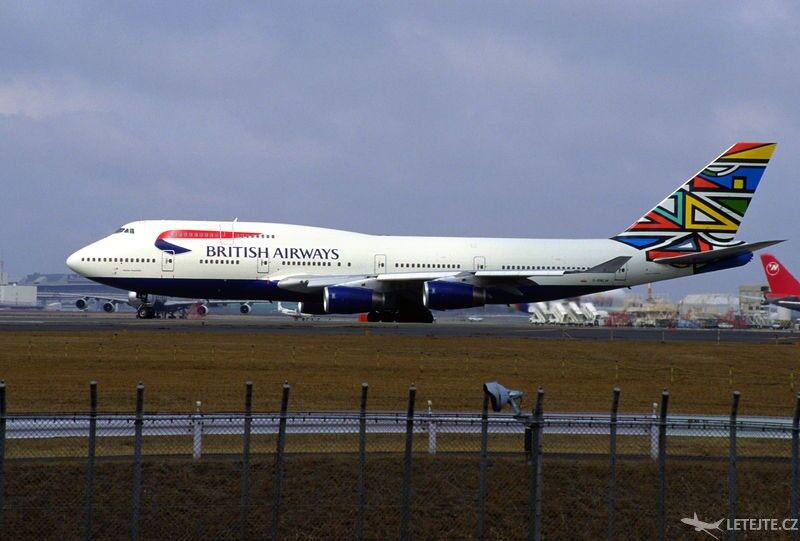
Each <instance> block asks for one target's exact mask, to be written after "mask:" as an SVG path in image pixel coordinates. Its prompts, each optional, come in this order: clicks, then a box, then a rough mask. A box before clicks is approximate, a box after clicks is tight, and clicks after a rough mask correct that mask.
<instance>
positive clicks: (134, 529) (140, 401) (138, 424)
mask: <svg viewBox="0 0 800 541" xmlns="http://www.w3.org/2000/svg"><path fill="white" fill-rule="evenodd" d="M143 424H144V385H142V384H141V383H139V384H138V385H137V386H136V420H135V421H134V422H133V429H134V432H133V497H132V500H131V501H132V503H131V508H132V513H131V539H133V541H136V540H137V539H139V506H140V501H139V499H140V497H141V493H142V425H143Z"/></svg>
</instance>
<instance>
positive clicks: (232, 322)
mask: <svg viewBox="0 0 800 541" xmlns="http://www.w3.org/2000/svg"><path fill="white" fill-rule="evenodd" d="M23 330H24V331H34V330H35V331H39V332H47V331H60V332H64V331H84V332H85V331H115V330H126V331H137V330H141V331H145V330H147V331H150V330H162V331H185V332H247V333H272V334H319V335H363V334H374V335H380V336H442V337H487V338H528V339H539V340H590V341H592V340H593V341H609V340H620V341H651V342H652V341H657V342H661V341H663V342H698V341H700V342H720V343H722V342H726V343H730V342H750V343H772V344H775V343H786V344H794V343H797V342H800V333H798V332H793V331H784V330H771V329H770V330H758V329H743V330H738V329H652V328H630V327H552V326H543V327H540V326H533V325H530V324H529V323H528V320H527V318H526V317H524V316H497V317H485V318H484V319H483V320H482V321H476V322H471V321H465V320H464V319H456V318H452V317H448V316H439V317H438V318H437V321H436V322H435V323H432V324H425V323H361V322H358V321H356V320H355V318H354V317H336V318H320V319H319V320H316V319H315V320H311V321H294V320H292V319H290V318H289V317H287V316H281V315H275V316H272V315H270V316H264V315H253V314H250V315H246V316H242V315H217V314H212V315H209V316H206V317H205V318H203V319H187V320H181V319H154V320H139V319H136V317H135V315H134V314H133V313H115V314H104V313H97V312H47V311H19V310H6V311H0V332H8V331H23Z"/></svg>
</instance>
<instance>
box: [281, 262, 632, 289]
mask: <svg viewBox="0 0 800 541" xmlns="http://www.w3.org/2000/svg"><path fill="white" fill-rule="evenodd" d="M630 259H631V258H630V257H629V256H621V257H615V258H613V259H610V260H608V261H604V262H602V263H599V264H598V265H595V266H593V267H591V268H589V269H586V270H533V269H527V270H523V269H519V270H468V271H465V270H447V271H420V272H390V273H382V274H372V275H352V274H351V275H334V276H316V275H297V276H288V277H286V278H282V279H281V280H279V281H278V287H279V288H281V289H286V290H289V291H296V292H304V293H305V292H308V293H311V292H315V291H318V290H320V289H323V288H325V287H331V286H350V287H375V286H377V285H378V284H381V283H383V284H387V285H388V284H396V285H402V284H409V285H414V284H421V283H423V282H427V281H429V280H442V279H446V278H460V279H463V280H464V281H471V280H473V279H478V280H480V281H484V282H485V281H489V282H493V283H500V284H502V283H507V284H508V285H512V284H519V283H520V281H521V280H526V279H527V280H531V281H533V280H534V279H535V278H536V277H540V276H563V275H565V274H597V273H600V274H613V273H615V272H617V271H618V270H619V269H620V268H621V267H622V266H623V265H625V263H627V262H628V260H630Z"/></svg>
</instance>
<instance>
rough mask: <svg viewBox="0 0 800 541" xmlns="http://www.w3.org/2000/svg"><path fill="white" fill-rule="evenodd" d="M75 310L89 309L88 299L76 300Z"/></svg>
mask: <svg viewBox="0 0 800 541" xmlns="http://www.w3.org/2000/svg"><path fill="white" fill-rule="evenodd" d="M75 308H77V309H78V310H86V309H88V308H89V299H78V300H77V301H75Z"/></svg>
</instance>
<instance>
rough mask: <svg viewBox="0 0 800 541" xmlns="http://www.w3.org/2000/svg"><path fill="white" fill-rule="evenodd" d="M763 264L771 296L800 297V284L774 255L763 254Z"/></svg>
mask: <svg viewBox="0 0 800 541" xmlns="http://www.w3.org/2000/svg"><path fill="white" fill-rule="evenodd" d="M761 264H762V265H763V266H764V274H765V275H766V276H767V283H768V284H769V293H770V295H771V296H773V297H774V296H780V297H789V296H791V297H800V282H798V281H797V279H796V278H795V277H794V276H792V273H791V272H789V271H788V270H786V267H784V266H783V265H782V264H781V262H780V261H778V260H777V258H776V257H775V256H774V255H772V254H762V255H761Z"/></svg>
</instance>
